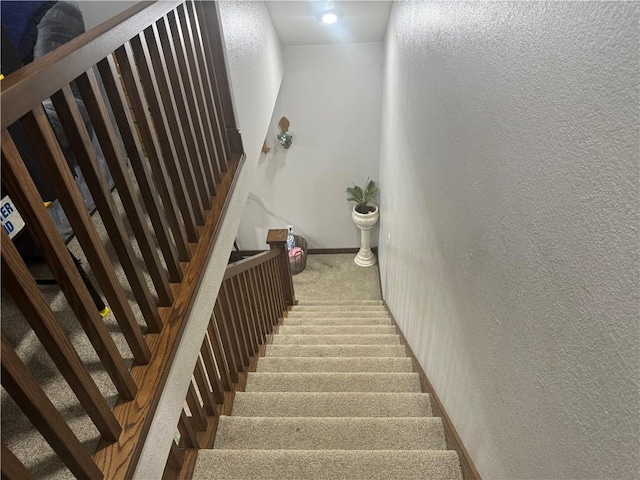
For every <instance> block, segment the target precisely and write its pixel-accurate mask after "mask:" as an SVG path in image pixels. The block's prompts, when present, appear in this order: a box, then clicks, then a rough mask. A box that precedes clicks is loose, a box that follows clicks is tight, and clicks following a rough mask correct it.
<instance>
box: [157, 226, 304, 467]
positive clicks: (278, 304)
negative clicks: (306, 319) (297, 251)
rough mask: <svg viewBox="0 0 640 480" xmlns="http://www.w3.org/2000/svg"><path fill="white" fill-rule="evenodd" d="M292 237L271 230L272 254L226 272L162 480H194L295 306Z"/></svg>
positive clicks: (263, 255)
mask: <svg viewBox="0 0 640 480" xmlns="http://www.w3.org/2000/svg"><path fill="white" fill-rule="evenodd" d="M287 233H288V232H287V230H269V235H268V237H267V243H269V245H270V247H271V250H269V251H267V252H263V253H260V254H258V255H255V256H252V257H249V258H246V259H244V260H241V261H239V262H236V263H234V264H232V265H230V266H228V267H227V270H226V272H225V275H224V279H223V282H222V286H221V287H220V290H219V292H218V298H217V300H216V303H215V307H214V309H213V313H212V315H211V320H210V321H209V325H208V326H207V334H206V335H205V338H204V341H203V342H202V346H201V348H200V355H199V358H198V361H197V363H196V366H195V370H194V372H193V377H192V381H191V385H190V387H189V392H188V394H187V399H186V406H185V408H184V409H183V411H182V414H181V415H180V420H179V422H178V426H177V430H178V432H179V435H178V436H176V440H177V443H176V442H175V441H174V442H173V444H172V446H171V453H170V455H169V458H168V460H167V464H166V466H165V472H164V476H163V478H165V479H171V478H191V475H192V471H193V467H194V465H195V459H196V456H197V452H198V449H200V448H212V447H213V442H214V440H215V435H216V428H217V424H218V417H219V416H220V415H222V414H226V415H228V414H230V413H231V408H232V407H233V398H234V394H235V392H236V391H239V390H243V389H244V384H245V382H246V373H247V372H248V371H255V367H256V362H257V357H258V356H259V355H260V354H261V353H264V350H263V348H264V346H265V345H266V344H267V343H269V341H270V336H271V334H272V333H273V332H274V328H275V327H276V326H277V325H278V324H279V322H280V320H281V319H282V318H283V316H284V315H286V311H287V309H288V307H290V306H292V305H294V304H295V302H296V300H295V294H294V290H293V282H292V277H291V269H290V266H289V257H288V254H287V246H286V239H287Z"/></svg>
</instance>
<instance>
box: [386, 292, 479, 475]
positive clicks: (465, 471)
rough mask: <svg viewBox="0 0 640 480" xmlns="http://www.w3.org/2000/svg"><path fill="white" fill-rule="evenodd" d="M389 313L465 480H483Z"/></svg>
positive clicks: (396, 323) (400, 330) (391, 314)
mask: <svg viewBox="0 0 640 480" xmlns="http://www.w3.org/2000/svg"><path fill="white" fill-rule="evenodd" d="M383 302H384V305H385V306H386V307H387V310H389V307H388V306H387V302H386V301H384V300H383ZM389 315H390V316H391V322H392V323H393V325H394V326H395V327H396V330H397V332H398V335H399V336H400V341H401V342H402V344H403V345H404V347H405V350H406V352H407V354H409V356H410V357H411V362H412V363H413V371H414V372H416V373H418V375H419V376H420V384H421V385H422V391H423V392H424V393H428V394H429V395H430V396H431V408H432V410H433V416H434V417H441V418H442V423H443V424H444V436H445V439H446V441H447V448H448V449H449V450H455V451H456V452H458V456H459V457H460V468H461V469H462V478H463V479H464V480H482V477H480V473H479V472H478V469H477V468H476V466H475V465H474V463H473V460H472V459H471V456H470V455H469V452H468V451H467V449H466V448H465V446H464V444H463V443H462V439H461V438H460V435H458V432H457V431H456V428H455V427H454V426H453V422H451V418H449V415H448V414H447V411H446V410H445V409H444V406H443V405H442V402H441V401H440V398H439V397H438V394H437V393H436V391H435V390H434V389H433V385H431V382H430V381H429V378H428V377H427V374H426V373H425V372H424V370H423V369H422V366H421V365H420V363H419V362H418V359H417V358H416V356H415V354H414V353H413V350H412V349H411V346H409V342H407V339H406V338H405V336H404V333H403V332H402V329H401V328H400V326H399V325H398V322H397V321H396V319H395V317H394V316H393V313H391V310H389Z"/></svg>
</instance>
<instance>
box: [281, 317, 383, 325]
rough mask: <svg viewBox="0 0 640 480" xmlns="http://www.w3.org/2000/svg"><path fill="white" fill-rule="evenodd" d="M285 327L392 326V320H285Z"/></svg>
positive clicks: (347, 318)
mask: <svg viewBox="0 0 640 480" xmlns="http://www.w3.org/2000/svg"><path fill="white" fill-rule="evenodd" d="M283 324H284V325H287V326H294V325H317V326H322V325H392V323H391V319H390V318H384V317H378V318H349V317H345V318H303V317H298V318H285V319H284V323H283Z"/></svg>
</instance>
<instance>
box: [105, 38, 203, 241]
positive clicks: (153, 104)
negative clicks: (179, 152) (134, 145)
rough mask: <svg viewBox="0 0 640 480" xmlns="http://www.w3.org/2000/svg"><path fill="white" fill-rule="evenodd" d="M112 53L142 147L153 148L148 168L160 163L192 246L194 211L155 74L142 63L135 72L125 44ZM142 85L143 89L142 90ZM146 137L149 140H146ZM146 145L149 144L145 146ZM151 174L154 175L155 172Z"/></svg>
mask: <svg viewBox="0 0 640 480" xmlns="http://www.w3.org/2000/svg"><path fill="white" fill-rule="evenodd" d="M115 54H116V58H117V60H118V64H119V65H120V71H121V72H122V77H123V79H124V80H125V84H127V92H128V93H129V98H130V99H131V100H132V101H131V105H132V107H133V109H134V113H135V116H136V119H137V120H138V126H139V127H141V128H140V131H141V133H142V136H143V141H144V143H145V148H146V150H147V152H149V148H152V149H154V150H156V149H157V150H156V151H154V154H153V155H151V157H150V160H152V164H151V166H152V168H153V166H154V164H153V160H156V159H157V160H159V161H160V162H161V163H162V165H163V167H162V173H161V174H163V175H164V177H163V178H166V180H167V185H170V186H171V188H169V190H170V191H171V192H172V193H171V196H172V199H175V202H176V204H177V207H176V212H180V214H181V216H182V220H183V225H184V230H185V232H186V235H187V239H188V240H189V241H190V242H194V243H195V242H197V241H198V232H197V230H196V220H195V217H194V211H193V207H192V205H191V202H190V200H189V199H188V197H187V192H186V191H185V185H184V178H183V177H182V172H181V171H180V169H179V168H178V166H177V160H176V151H175V146H174V145H173V140H172V137H171V136H170V135H171V133H170V131H169V128H168V127H167V118H166V115H165V114H164V108H162V103H161V101H160V94H159V93H158V85H157V82H156V78H155V72H152V71H150V68H149V65H148V64H147V63H146V62H141V63H139V64H138V67H139V69H137V68H136V67H135V65H136V63H135V59H134V55H133V50H132V48H131V45H129V44H128V43H126V44H125V45H124V46H122V47H120V48H119V49H118V50H116V52H115ZM134 75H136V78H134ZM129 84H131V85H129ZM143 85H144V88H143V87H142V86H143ZM134 89H135V90H134ZM138 89H140V90H138ZM143 90H144V93H143ZM132 91H133V94H132ZM143 99H145V100H143ZM147 109H148V110H149V111H150V112H151V115H149V111H147ZM152 117H153V118H152ZM145 132H146V134H145ZM151 132H153V134H151ZM149 136H150V138H148V137H149ZM145 137H147V138H145ZM150 142H151V144H149V143H150ZM156 170H157V168H156ZM154 174H156V175H157V173H156V172H155V171H154ZM159 188H160V185H159ZM172 207H173V205H172ZM178 252H180V250H178Z"/></svg>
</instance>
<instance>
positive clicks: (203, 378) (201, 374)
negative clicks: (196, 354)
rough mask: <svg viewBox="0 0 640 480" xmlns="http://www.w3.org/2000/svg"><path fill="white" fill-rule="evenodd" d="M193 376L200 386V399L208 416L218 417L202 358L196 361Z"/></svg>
mask: <svg viewBox="0 0 640 480" xmlns="http://www.w3.org/2000/svg"><path fill="white" fill-rule="evenodd" d="M193 376H194V378H195V380H196V384H197V385H198V391H199V392H200V398H202V403H203V405H204V409H205V411H206V412H207V415H209V416H212V417H213V416H216V401H215V399H214V398H213V392H212V388H211V387H210V386H209V382H208V381H207V375H206V373H205V368H204V365H203V364H202V359H201V358H198V360H197V361H196V368H195V370H194V371H193ZM212 384H213V382H212Z"/></svg>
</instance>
